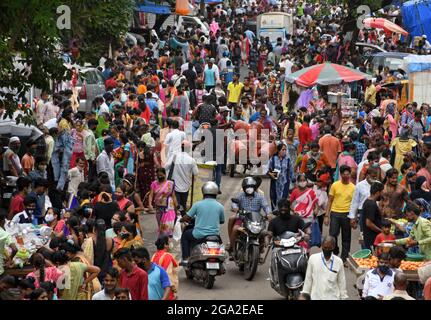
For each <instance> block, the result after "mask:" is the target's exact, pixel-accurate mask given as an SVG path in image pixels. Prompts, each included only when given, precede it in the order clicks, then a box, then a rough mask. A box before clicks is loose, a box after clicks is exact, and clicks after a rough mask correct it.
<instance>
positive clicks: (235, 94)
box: [227, 82, 244, 103]
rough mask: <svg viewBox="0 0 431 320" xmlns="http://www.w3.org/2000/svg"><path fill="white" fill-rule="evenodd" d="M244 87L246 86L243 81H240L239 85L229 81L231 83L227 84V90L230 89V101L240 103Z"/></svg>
mask: <svg viewBox="0 0 431 320" xmlns="http://www.w3.org/2000/svg"><path fill="white" fill-rule="evenodd" d="M243 87H244V84H243V83H242V82H239V83H238V84H237V85H235V84H234V83H233V82H231V83H229V85H228V86H227V90H228V91H229V100H228V102H231V103H238V102H239V96H240V94H241V90H242V88H243Z"/></svg>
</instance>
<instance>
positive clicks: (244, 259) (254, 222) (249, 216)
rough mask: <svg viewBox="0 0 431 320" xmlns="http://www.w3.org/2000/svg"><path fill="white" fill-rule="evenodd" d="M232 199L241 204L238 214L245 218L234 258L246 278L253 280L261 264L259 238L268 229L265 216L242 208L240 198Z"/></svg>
mask: <svg viewBox="0 0 431 320" xmlns="http://www.w3.org/2000/svg"><path fill="white" fill-rule="evenodd" d="M231 201H232V202H233V203H235V204H237V205H238V206H239V211H238V216H239V217H240V218H241V219H242V220H243V222H244V223H243V227H240V228H239V229H238V231H239V234H238V236H237V237H236V241H235V245H234V248H233V250H234V251H233V258H234V261H235V264H236V265H237V266H238V268H239V270H240V271H243V272H244V278H245V279H246V280H249V281H251V280H253V278H254V276H255V274H256V271H257V266H258V265H259V258H260V246H259V238H260V237H261V235H262V233H263V232H264V231H265V229H266V223H265V217H264V216H263V215H261V214H260V213H259V212H248V211H245V210H244V209H243V208H241V205H240V202H239V200H238V199H231Z"/></svg>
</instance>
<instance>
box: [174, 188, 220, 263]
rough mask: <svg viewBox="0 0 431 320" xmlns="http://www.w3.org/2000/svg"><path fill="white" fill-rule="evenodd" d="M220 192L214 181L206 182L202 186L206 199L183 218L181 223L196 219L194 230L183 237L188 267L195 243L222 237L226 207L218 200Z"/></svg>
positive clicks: (183, 255) (184, 256) (183, 258)
mask: <svg viewBox="0 0 431 320" xmlns="http://www.w3.org/2000/svg"><path fill="white" fill-rule="evenodd" d="M218 192H219V188H218V186H217V184H216V183H215V182H213V181H208V182H205V183H204V185H203V186H202V194H203V197H204V199H203V200H201V201H198V202H196V203H195V204H194V205H193V206H192V207H191V208H190V210H189V212H187V214H186V215H185V216H184V217H182V218H181V220H180V222H190V221H192V219H193V218H194V219H195V222H194V228H193V229H188V230H185V231H184V232H183V234H182V236H181V251H182V262H181V263H180V265H182V266H185V265H187V260H188V258H189V257H190V251H191V248H192V246H193V244H194V243H196V242H197V241H199V240H200V239H204V238H205V237H207V236H214V235H220V224H223V223H224V207H223V205H221V204H220V203H219V202H217V200H216V198H217V195H218Z"/></svg>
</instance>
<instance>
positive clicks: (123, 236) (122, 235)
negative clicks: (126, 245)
mask: <svg viewBox="0 0 431 320" xmlns="http://www.w3.org/2000/svg"><path fill="white" fill-rule="evenodd" d="M120 238H121V239H127V238H129V233H127V232H121V233H120Z"/></svg>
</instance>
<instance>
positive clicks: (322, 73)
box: [286, 62, 371, 87]
mask: <svg viewBox="0 0 431 320" xmlns="http://www.w3.org/2000/svg"><path fill="white" fill-rule="evenodd" d="M370 78H371V77H370V76H369V75H368V74H366V73H363V72H361V71H358V70H355V69H352V68H348V67H345V66H342V65H339V64H335V63H330V62H326V63H322V64H317V65H314V66H311V67H308V68H305V69H302V70H299V71H296V72H295V73H291V74H290V75H289V76H288V77H287V78H286V81H288V82H295V83H296V84H298V85H300V86H303V87H312V86H314V85H315V84H320V85H322V86H328V85H333V84H339V83H341V82H343V81H344V82H352V81H358V80H363V79H370Z"/></svg>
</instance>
